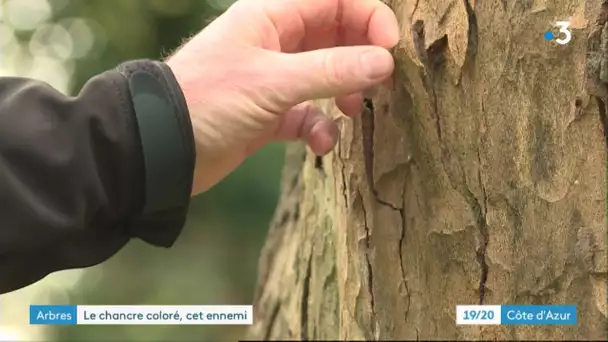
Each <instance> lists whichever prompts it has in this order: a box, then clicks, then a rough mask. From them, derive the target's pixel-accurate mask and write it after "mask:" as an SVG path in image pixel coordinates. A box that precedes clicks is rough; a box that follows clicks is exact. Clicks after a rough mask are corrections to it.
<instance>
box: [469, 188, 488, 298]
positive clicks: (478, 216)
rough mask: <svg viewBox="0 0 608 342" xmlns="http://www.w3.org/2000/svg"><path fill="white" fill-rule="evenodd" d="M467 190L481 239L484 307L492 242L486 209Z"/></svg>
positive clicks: (481, 291) (478, 259) (480, 254)
mask: <svg viewBox="0 0 608 342" xmlns="http://www.w3.org/2000/svg"><path fill="white" fill-rule="evenodd" d="M465 190H466V197H467V199H468V202H469V205H470V206H471V209H472V210H473V214H474V216H475V221H476V225H477V230H478V231H479V235H480V237H481V245H480V246H478V248H477V251H476V252H475V254H476V255H477V262H478V263H479V268H480V273H481V275H480V277H479V304H480V305H482V304H483V301H484V299H485V294H486V281H487V280H488V263H487V261H486V252H487V250H488V241H489V240H490V238H489V235H488V224H487V221H486V212H485V209H484V208H482V206H481V204H480V203H479V200H478V199H477V198H476V197H475V195H473V193H472V192H471V190H469V189H468V188H467V187H466V186H465ZM484 192H485V191H484ZM484 200H485V198H484Z"/></svg>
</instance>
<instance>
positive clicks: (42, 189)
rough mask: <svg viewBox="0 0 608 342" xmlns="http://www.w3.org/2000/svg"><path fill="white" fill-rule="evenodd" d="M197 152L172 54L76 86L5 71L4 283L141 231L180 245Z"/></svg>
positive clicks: (0, 110)
mask: <svg viewBox="0 0 608 342" xmlns="http://www.w3.org/2000/svg"><path fill="white" fill-rule="evenodd" d="M194 160H195V155H194V141H193V136H192V127H191V123H190V118H189V115H188V110H187V107H186V104H185V100H184V98H183V94H182V92H181V90H180V89H179V86H178V84H177V82H176V80H175V78H174V76H173V74H172V73H171V70H170V69H169V68H168V67H167V66H166V65H165V64H163V63H161V62H154V61H134V62H129V63H125V64H123V65H121V66H119V67H118V68H117V69H116V70H111V71H107V72H105V73H102V74H100V75H98V76H96V77H94V78H92V79H91V80H89V82H87V83H86V85H85V86H84V88H83V89H82V90H81V91H80V93H79V94H78V96H76V97H68V96H65V95H63V94H61V93H59V92H58V91H56V90H55V89H53V88H52V87H50V86H49V85H47V84H45V83H42V82H39V81H35V80H31V79H23V78H0V293H6V292H10V291H13V290H16V289H18V288H21V287H24V286H27V285H29V284H32V283H34V282H36V281H38V280H40V279H41V278H43V277H45V276H46V275H48V274H49V273H52V272H55V271H58V270H64V269H70V268H81V267H88V266H92V265H95V264H98V263H101V262H103V261H104V260H106V259H108V258H109V257H111V256H112V255H114V254H115V253H116V252H117V251H118V250H119V249H121V248H122V247H123V246H124V245H125V244H126V243H127V242H128V241H129V240H130V239H131V238H133V237H137V238H140V239H143V240H144V241H147V242H148V243H151V244H153V245H157V246H163V247H170V246H171V245H172V244H173V243H174V241H175V240H176V238H177V236H178V235H179V233H180V231H181V229H182V227H183V225H184V221H185V216H186V212H187V209H188V204H189V199H190V193H191V187H192V177H193V170H194Z"/></svg>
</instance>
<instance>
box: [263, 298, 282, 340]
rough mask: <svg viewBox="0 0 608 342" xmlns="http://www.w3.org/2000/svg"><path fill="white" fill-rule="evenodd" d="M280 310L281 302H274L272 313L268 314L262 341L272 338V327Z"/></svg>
mask: <svg viewBox="0 0 608 342" xmlns="http://www.w3.org/2000/svg"><path fill="white" fill-rule="evenodd" d="M280 309H281V302H280V301H277V302H275V303H274V307H273V308H272V312H271V314H270V319H269V321H268V326H267V327H266V332H265V333H264V340H269V339H270V338H271V337H272V329H273V328H274V326H275V324H276V321H277V317H278V316H279V311H280Z"/></svg>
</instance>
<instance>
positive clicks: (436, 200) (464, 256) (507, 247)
mask: <svg viewBox="0 0 608 342" xmlns="http://www.w3.org/2000/svg"><path fill="white" fill-rule="evenodd" d="M386 2H387V3H388V4H389V5H390V6H391V7H392V8H393V10H394V11H395V13H396V14H397V17H398V19H399V21H400V25H401V28H402V40H401V43H400V45H399V46H398V47H397V48H395V49H394V51H393V53H394V55H395V58H396V71H395V75H394V79H395V86H394V89H393V90H392V91H380V92H378V93H377V94H374V96H373V97H370V98H368V99H366V106H365V108H363V109H362V115H361V116H360V117H357V118H354V119H350V118H345V117H341V116H340V114H339V113H338V110H337V109H336V108H335V106H334V105H333V103H332V102H331V101H319V103H318V104H319V106H320V107H321V109H322V110H324V111H325V112H326V113H327V114H328V115H331V116H332V117H334V118H336V120H337V122H339V123H340V124H341V132H342V134H341V139H340V142H339V144H338V146H337V147H336V149H335V151H334V152H333V153H332V154H330V155H328V156H326V157H324V158H317V157H315V156H313V155H311V154H310V153H309V152H306V151H305V150H304V149H303V148H302V147H301V146H296V145H294V146H292V147H290V149H289V151H290V152H289V153H290V158H291V159H288V165H287V166H286V171H285V175H284V180H283V184H284V187H283V189H284V194H283V198H282V201H281V204H280V206H279V208H278V209H277V213H276V215H275V216H276V219H275V222H274V223H273V224H272V227H271V230H270V235H269V238H268V241H267V244H266V247H265V249H264V251H263V258H262V260H261V262H260V267H261V272H260V280H259V288H258V292H257V296H256V301H255V303H254V310H255V320H254V326H253V328H252V329H251V335H250V337H251V338H254V339H256V338H257V339H260V338H266V339H267V340H273V339H309V340H320V339H352V340H356V339H359V340H361V339H366V340H390V339H408V340H414V339H424V340H428V339H444V340H471V339H495V340H517V339H526V340H563V339H570V340H584V339H587V340H588V339H596V340H601V339H604V340H606V339H608V318H607V316H608V304H607V298H608V297H607V292H608V291H607V286H608V285H607V281H608V261H607V247H606V246H607V243H608V241H606V235H607V234H606V233H607V232H606V211H607V210H608V207H607V205H608V204H607V201H606V186H605V185H606V170H607V165H608V164H607V163H606V161H607V160H608V156H607V153H606V151H607V150H608V137H607V134H606V132H607V131H606V127H607V125H608V122H607V121H606V120H607V119H606V113H607V112H608V111H607V108H606V104H607V103H608V91H606V89H608V58H606V57H607V56H608V25H606V23H607V22H608V5H606V4H605V5H602V3H606V2H605V1H604V2H602V1H590V0H589V1H583V0H579V1H577V0H562V1H558V2H554V1H540V0H539V1H523V0H520V1H473V0H468V1H467V0H452V1H440V0H401V1H399V0H394V1H386ZM566 19H569V20H570V21H571V22H572V26H571V28H572V30H573V39H572V41H571V42H570V43H569V44H568V45H565V46H561V45H557V44H553V43H552V42H546V41H544V39H543V37H542V33H543V32H545V31H546V30H548V29H550V25H551V23H552V22H554V21H557V20H566ZM602 70H603V71H602ZM604 74H605V75H604ZM294 151H297V152H294ZM294 213H298V214H297V215H296V214H294ZM478 303H483V304H524V303H528V304H560V303H563V304H566V303H568V304H576V305H577V307H578V324H577V325H575V326H457V325H456V324H455V321H456V317H455V314H456V310H455V306H456V305H458V304H478Z"/></svg>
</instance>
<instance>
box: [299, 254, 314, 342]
mask: <svg viewBox="0 0 608 342" xmlns="http://www.w3.org/2000/svg"><path fill="white" fill-rule="evenodd" d="M311 276H312V256H311V257H310V258H309V259H308V266H306V276H305V278H304V288H303V289H302V298H301V301H300V302H301V303H302V306H301V308H300V316H301V317H300V338H301V339H302V340H303V341H307V340H308V296H309V295H310V280H311Z"/></svg>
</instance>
